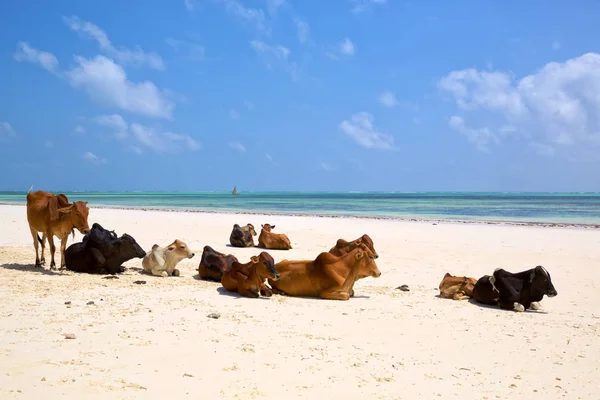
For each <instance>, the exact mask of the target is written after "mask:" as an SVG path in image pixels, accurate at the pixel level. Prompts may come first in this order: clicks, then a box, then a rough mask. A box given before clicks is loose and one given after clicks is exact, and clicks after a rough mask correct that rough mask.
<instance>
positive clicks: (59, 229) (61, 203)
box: [27, 190, 90, 269]
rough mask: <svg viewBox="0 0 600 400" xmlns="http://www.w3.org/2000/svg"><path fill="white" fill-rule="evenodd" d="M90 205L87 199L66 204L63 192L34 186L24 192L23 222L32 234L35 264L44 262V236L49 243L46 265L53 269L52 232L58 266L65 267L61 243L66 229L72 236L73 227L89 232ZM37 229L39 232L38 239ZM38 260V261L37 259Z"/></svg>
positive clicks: (66, 237) (63, 245)
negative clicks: (26, 223)
mask: <svg viewBox="0 0 600 400" xmlns="http://www.w3.org/2000/svg"><path fill="white" fill-rule="evenodd" d="M89 212H90V209H89V208H88V206H87V201H76V202H75V203H73V204H69V200H68V199H67V196H65V195H64V194H59V195H58V196H55V195H54V194H52V193H49V192H44V191H41V190H38V191H37V192H32V193H27V222H28V223H29V230H30V231H31V236H32V237H33V246H34V247H35V266H36V267H39V268H41V267H42V265H43V264H45V263H46V260H45V258H44V241H45V240H46V238H48V243H49V244H50V257H51V262H50V269H56V263H55V262H54V252H55V251H56V248H55V247H54V236H55V235H56V236H57V237H58V238H59V239H60V267H61V268H64V267H65V247H67V239H68V238H69V233H72V234H73V237H75V231H74V229H75V228H77V230H78V231H79V232H81V233H82V234H86V233H88V232H89V230H90V228H89V226H88V214H89ZM38 232H42V235H43V236H42V238H41V239H40V237H39V235H38ZM38 241H39V242H40V243H41V244H42V258H41V260H40V258H39V253H38ZM40 261H41V262H40Z"/></svg>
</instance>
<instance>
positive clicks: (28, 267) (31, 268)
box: [0, 264, 67, 275]
mask: <svg viewBox="0 0 600 400" xmlns="http://www.w3.org/2000/svg"><path fill="white" fill-rule="evenodd" d="M0 268H4V269H12V270H15V271H23V272H35V273H37V274H42V275H65V274H63V271H67V270H66V269H64V270H56V271H52V270H51V269H47V268H46V267H41V268H40V267H36V266H35V265H34V264H2V265H0Z"/></svg>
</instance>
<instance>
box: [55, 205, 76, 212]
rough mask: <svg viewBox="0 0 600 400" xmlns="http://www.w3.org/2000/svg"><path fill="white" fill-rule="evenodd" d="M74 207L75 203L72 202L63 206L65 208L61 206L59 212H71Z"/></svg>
mask: <svg viewBox="0 0 600 400" xmlns="http://www.w3.org/2000/svg"><path fill="white" fill-rule="evenodd" d="M72 208H73V204H71V205H69V206H66V207H63V208H59V209H58V212H59V213H63V214H66V213H68V212H70V211H71V209H72Z"/></svg>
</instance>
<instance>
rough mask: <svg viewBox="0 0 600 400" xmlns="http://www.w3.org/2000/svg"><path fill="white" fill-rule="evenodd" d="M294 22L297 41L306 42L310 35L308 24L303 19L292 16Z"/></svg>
mask: <svg viewBox="0 0 600 400" xmlns="http://www.w3.org/2000/svg"><path fill="white" fill-rule="evenodd" d="M294 24H296V31H297V33H298V41H299V42H300V43H301V44H304V43H306V42H308V38H309V36H310V26H309V25H308V23H306V22H305V21H302V20H300V19H298V18H294Z"/></svg>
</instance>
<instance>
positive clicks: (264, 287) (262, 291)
mask: <svg viewBox="0 0 600 400" xmlns="http://www.w3.org/2000/svg"><path fill="white" fill-rule="evenodd" d="M260 294H261V295H262V296H265V297H271V296H273V291H272V290H271V289H269V288H268V287H267V285H265V284H264V282H263V283H261V284H260Z"/></svg>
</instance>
